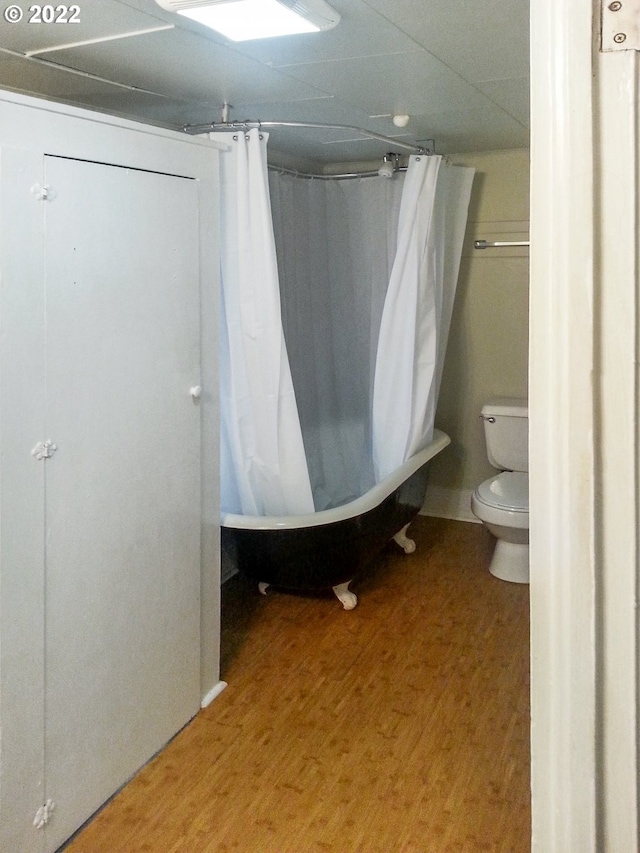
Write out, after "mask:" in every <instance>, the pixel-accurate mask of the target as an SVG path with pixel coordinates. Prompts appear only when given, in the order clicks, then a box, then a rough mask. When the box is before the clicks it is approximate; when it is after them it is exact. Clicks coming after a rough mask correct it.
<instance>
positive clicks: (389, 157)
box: [378, 152, 400, 178]
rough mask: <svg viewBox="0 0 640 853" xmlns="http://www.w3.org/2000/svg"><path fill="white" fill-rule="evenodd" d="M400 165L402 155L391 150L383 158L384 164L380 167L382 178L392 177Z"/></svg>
mask: <svg viewBox="0 0 640 853" xmlns="http://www.w3.org/2000/svg"><path fill="white" fill-rule="evenodd" d="M399 166H400V155H399V154H395V153H394V152H390V153H389V154H385V155H384V157H383V158H382V166H380V168H379V169H378V174H379V175H380V177H381V178H392V177H393V176H394V174H395V173H396V172H397V171H398V168H399Z"/></svg>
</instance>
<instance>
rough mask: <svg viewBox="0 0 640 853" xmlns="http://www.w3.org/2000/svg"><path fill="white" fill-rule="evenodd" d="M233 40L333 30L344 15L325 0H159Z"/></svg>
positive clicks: (160, 2) (171, 8)
mask: <svg viewBox="0 0 640 853" xmlns="http://www.w3.org/2000/svg"><path fill="white" fill-rule="evenodd" d="M156 3H157V4H158V5H159V6H162V8H163V9H167V10H168V11H170V12H178V14H180V15H185V16H186V17H187V18H191V19H192V20H194V21H198V23H200V24H204V26H206V27H210V28H211V29H213V30H216V31H217V32H219V33H222V35H224V36H226V37H227V38H229V39H231V40H232V41H249V40H250V39H260V38H272V37H274V36H285V35H296V34H298V33H317V32H321V31H323V30H329V29H331V28H332V27H335V25H336V24H337V23H338V21H339V20H340V15H339V14H338V12H336V11H335V9H332V8H331V6H329V4H328V3H325V0H156Z"/></svg>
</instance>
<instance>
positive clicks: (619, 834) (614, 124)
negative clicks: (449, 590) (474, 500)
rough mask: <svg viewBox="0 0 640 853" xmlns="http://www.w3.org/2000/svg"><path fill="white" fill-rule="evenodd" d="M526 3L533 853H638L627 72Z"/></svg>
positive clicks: (588, 2)
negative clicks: (528, 44) (529, 134)
mask: <svg viewBox="0 0 640 853" xmlns="http://www.w3.org/2000/svg"><path fill="white" fill-rule="evenodd" d="M599 28H600V3H599V2H598V0H563V2H562V3H558V2H557V0H535V2H532V3H531V79H532V84H531V94H532V104H531V119H532V137H531V159H532V166H531V297H530V302H531V306H530V307H531V313H530V352H529V355H530V366H529V379H530V396H529V401H530V454H531V465H530V468H531V471H530V491H531V495H530V497H531V626H532V627H531V699H532V710H531V715H532V720H531V752H532V756H531V757H532V776H531V781H532V818H533V836H532V849H533V851H534V853H588V851H593V853H595V851H604V850H611V851H612V853H613V851H621V850H625V851H632V850H637V849H638V779H637V772H638V616H637V612H636V607H637V600H638V548H639V542H638V515H639V501H638V466H639V453H638V402H639V400H638V370H637V365H638V327H639V322H638V305H637V289H638V254H639V246H638V209H637V195H638V84H637V79H638V59H637V53H636V52H635V51H623V52H619V53H618V52H616V53H601V52H600V51H599Z"/></svg>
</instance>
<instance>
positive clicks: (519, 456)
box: [471, 397, 529, 583]
mask: <svg viewBox="0 0 640 853" xmlns="http://www.w3.org/2000/svg"><path fill="white" fill-rule="evenodd" d="M480 417H481V418H482V421H483V423H484V434H485V440H486V446H487V458H488V460H489V462H490V463H491V464H492V465H493V466H494V468H498V469H499V470H500V471H501V472H502V473H500V474H497V475H496V476H495V477H491V478H489V479H488V480H485V481H484V483H481V484H480V485H479V486H478V488H477V489H476V490H475V491H474V492H473V494H472V496H471V509H472V511H473V513H474V515H475V516H476V517H477V518H479V519H480V521H481V522H482V523H483V524H484V525H485V527H486V528H487V529H488V530H489V531H490V532H491V533H492V534H493V535H494V536H495V537H496V540H497V541H496V547H495V550H494V552H493V557H492V559H491V564H490V566H489V571H490V572H491V574H492V575H495V577H497V578H500V579H501V580H504V581H511V582H512V583H529V474H528V471H529V455H528V450H529V447H528V445H529V410H528V406H527V401H526V400H521V399H520V398H516V397H495V398H494V399H492V400H489V402H488V403H486V404H485V405H484V406H483V407H482V413H481V415H480Z"/></svg>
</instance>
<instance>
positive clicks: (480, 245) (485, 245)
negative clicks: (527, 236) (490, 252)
mask: <svg viewBox="0 0 640 853" xmlns="http://www.w3.org/2000/svg"><path fill="white" fill-rule="evenodd" d="M528 245H529V241H528V240H516V241H513V242H507V243H490V242H488V241H487V240H476V241H475V242H474V244H473V247H474V249H501V248H503V246H528Z"/></svg>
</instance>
